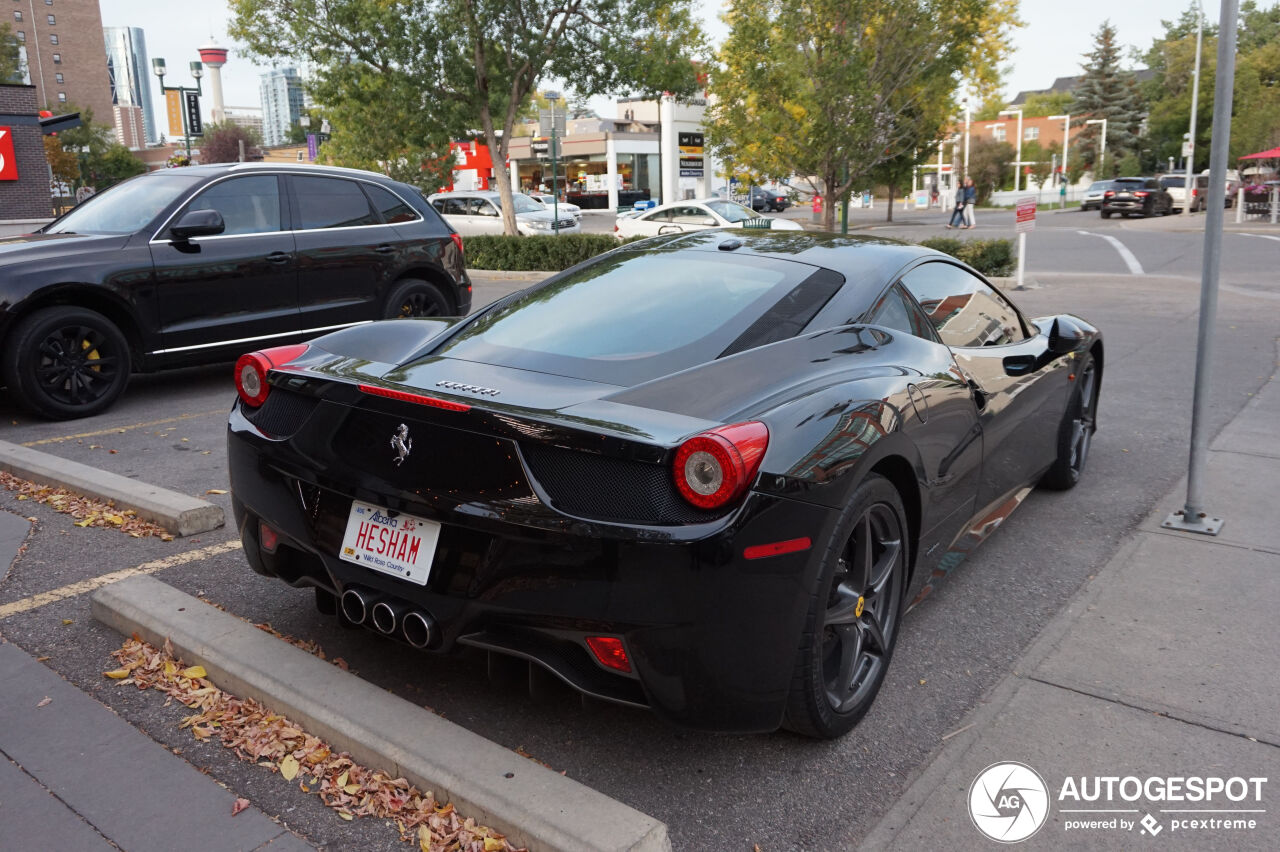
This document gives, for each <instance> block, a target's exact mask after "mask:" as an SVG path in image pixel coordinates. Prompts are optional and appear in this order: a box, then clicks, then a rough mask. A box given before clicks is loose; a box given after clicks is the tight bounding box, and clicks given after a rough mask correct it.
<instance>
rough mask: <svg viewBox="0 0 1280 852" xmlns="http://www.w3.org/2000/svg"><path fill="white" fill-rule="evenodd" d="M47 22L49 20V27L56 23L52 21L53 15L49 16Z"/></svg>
mask: <svg viewBox="0 0 1280 852" xmlns="http://www.w3.org/2000/svg"><path fill="white" fill-rule="evenodd" d="M48 20H49V26H53V25H54V24H56V23H58V22H57V21H55V20H54V19H53V15H49V16H48Z"/></svg>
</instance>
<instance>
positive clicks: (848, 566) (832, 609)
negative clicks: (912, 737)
mask: <svg viewBox="0 0 1280 852" xmlns="http://www.w3.org/2000/svg"><path fill="white" fill-rule="evenodd" d="M904 519H905V513H904V511H903V508H902V500H901V498H900V497H899V495H898V492H897V489H896V488H894V486H893V485H892V484H891V483H890V482H889V481H888V480H886V479H884V478H883V477H880V476H877V475H875V474H872V475H870V476H868V477H867V479H866V480H865V481H864V482H863V483H862V484H861V485H860V486H859V487H858V489H857V491H856V492H855V493H854V497H853V499H852V500H851V502H850V503H849V507H848V509H846V512H845V516H844V518H843V519H842V523H841V524H840V526H839V527H838V529H839V532H838V533H837V537H838V538H839V541H840V543H839V545H838V546H837V547H834V548H833V549H834V551H835V552H834V553H832V552H828V563H829V564H828V565H827V568H826V570H825V571H824V572H823V576H822V580H821V583H820V586H819V588H820V589H821V590H822V591H821V596H820V597H819V598H816V599H815V600H814V602H813V604H812V611H811V613H810V618H811V622H812V627H813V632H812V633H809V632H808V631H806V640H807V641H806V644H805V645H803V646H802V647H801V656H800V659H799V660H798V663H797V671H796V675H795V678H794V680H793V683H792V690H791V697H790V698H789V700H788V706H787V714H786V720H785V722H784V724H785V725H786V727H788V728H790V729H791V730H793V731H796V732H797V733H801V734H806V735H808V736H813V737H819V738H824V739H830V738H834V737H838V736H841V735H842V734H844V733H846V732H847V731H849V730H850V729H851V728H853V726H854V725H856V724H857V723H858V721H859V720H861V718H862V717H863V716H864V715H865V714H866V712H867V711H868V710H869V709H870V708H871V705H872V702H873V701H874V700H875V697H876V694H877V693H878V692H879V690H880V686H881V684H882V683H883V682H884V677H885V672H886V671H887V670H888V668H889V661H890V659H891V657H892V656H893V648H894V644H895V642H896V640H897V635H898V626H899V622H900V620H901V618H902V603H903V597H904V595H905V591H906V582H907V565H908V549H909V547H908V544H909V541H908V538H907V534H906V533H907V526H906V523H905V520H904Z"/></svg>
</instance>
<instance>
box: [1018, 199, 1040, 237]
mask: <svg viewBox="0 0 1280 852" xmlns="http://www.w3.org/2000/svg"><path fill="white" fill-rule="evenodd" d="M1016 213H1017V219H1016V222H1017V224H1016V226H1015V227H1014V231H1015V233H1019V234H1025V233H1027V232H1028V231H1034V230H1035V229H1036V198H1035V196H1034V195H1027V196H1024V197H1022V198H1019V199H1018V206H1017V208H1016Z"/></svg>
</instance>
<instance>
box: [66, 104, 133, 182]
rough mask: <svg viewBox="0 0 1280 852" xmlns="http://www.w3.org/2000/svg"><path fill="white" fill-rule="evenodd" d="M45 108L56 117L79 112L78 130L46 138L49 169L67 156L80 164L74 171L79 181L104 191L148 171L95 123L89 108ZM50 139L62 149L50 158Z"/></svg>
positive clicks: (105, 128) (108, 130)
mask: <svg viewBox="0 0 1280 852" xmlns="http://www.w3.org/2000/svg"><path fill="white" fill-rule="evenodd" d="M46 109H48V110H49V111H50V112H53V113H54V114H55V115H65V114H66V113H71V112H78V113H80V126H79V127H72V128H70V129H68V130H59V131H58V134H57V136H49V137H45V139H46V142H45V156H46V158H48V159H49V161H50V167H52V165H53V162H54V160H55V159H59V158H65V157H66V156H70V157H72V158H73V159H74V160H75V161H76V162H77V163H78V164H79V168H78V170H77V171H78V180H79V182H80V183H81V184H84V185H87V186H92V187H94V188H95V189H98V190H103V189H106V188H107V187H109V186H112V185H114V184H117V183H119V182H120V181H122V180H125V179H126V178H130V177H133V176H134V175H138V174H142V173H143V172H145V171H146V170H147V167H146V166H145V165H144V164H143V163H142V161H141V160H139V159H138V158H137V157H135V156H133V153H132V152H131V151H130V150H129V149H128V148H126V147H125V146H124V145H121V144H120V143H119V142H117V141H116V137H115V133H114V132H113V131H112V129H111V128H110V127H108V126H107V125H105V124H102V123H100V122H97V121H94V115H93V110H92V109H91V108H89V107H77V106H76V105H75V104H71V103H59V104H51V105H49V106H48V107H46ZM49 139H53V140H54V143H53V144H56V145H57V146H58V147H59V148H61V149H62V153H61V154H56V153H55V154H53V155H52V156H51V155H50V149H49V145H50V143H49V141H48V140H49ZM75 179H76V178H73V180H75Z"/></svg>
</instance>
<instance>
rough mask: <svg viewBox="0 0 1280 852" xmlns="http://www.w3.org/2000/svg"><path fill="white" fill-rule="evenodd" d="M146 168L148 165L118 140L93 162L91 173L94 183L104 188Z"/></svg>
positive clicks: (140, 172) (138, 173)
mask: <svg viewBox="0 0 1280 852" xmlns="http://www.w3.org/2000/svg"><path fill="white" fill-rule="evenodd" d="M146 170H147V167H146V165H145V164H144V163H143V162H142V161H141V160H139V159H138V158H137V157H135V156H133V152H132V151H130V150H129V149H128V148H126V147H125V146H124V145H121V144H120V143H118V142H116V143H113V144H112V145H111V146H110V147H108V148H107V150H106V153H104V154H103V155H102V158H101V159H99V160H98V161H97V162H95V163H92V164H91V171H90V175H91V176H92V178H93V185H94V186H95V187H97V188H98V189H100V190H102V189H106V188H107V187H109V186H114V185H116V184H117V183H119V182H120V181H122V180H127V179H129V178H131V177H133V176H134V175H140V174H142V173H143V172H145V171H146Z"/></svg>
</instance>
